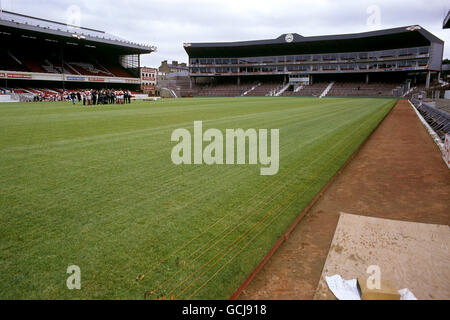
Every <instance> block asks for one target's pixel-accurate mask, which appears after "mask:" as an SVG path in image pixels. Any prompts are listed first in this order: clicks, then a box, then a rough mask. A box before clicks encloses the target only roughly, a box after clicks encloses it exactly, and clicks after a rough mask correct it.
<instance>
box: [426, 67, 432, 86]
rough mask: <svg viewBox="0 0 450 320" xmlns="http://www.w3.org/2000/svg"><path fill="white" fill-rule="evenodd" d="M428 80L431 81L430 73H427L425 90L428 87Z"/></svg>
mask: <svg viewBox="0 0 450 320" xmlns="http://www.w3.org/2000/svg"><path fill="white" fill-rule="evenodd" d="M430 79H431V71H428V73H427V81H426V82H425V88H427V89H428V88H429V87H430Z"/></svg>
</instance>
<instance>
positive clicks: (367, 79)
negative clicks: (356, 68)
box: [366, 73, 369, 84]
mask: <svg viewBox="0 0 450 320" xmlns="http://www.w3.org/2000/svg"><path fill="white" fill-rule="evenodd" d="M366 84H369V73H366Z"/></svg>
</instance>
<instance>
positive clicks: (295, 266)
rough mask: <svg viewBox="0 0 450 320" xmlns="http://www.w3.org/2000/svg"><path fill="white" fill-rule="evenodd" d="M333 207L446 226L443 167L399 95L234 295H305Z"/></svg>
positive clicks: (449, 204) (448, 193)
mask: <svg viewBox="0 0 450 320" xmlns="http://www.w3.org/2000/svg"><path fill="white" fill-rule="evenodd" d="M340 212H347V213H351V214H357V215H364V216H372V217H379V218H388V219H397V220H403V221H414V222H422V223H433V224H446V225H450V170H449V169H448V168H447V166H446V165H445V163H444V161H443V160H442V157H441V154H440V152H439V149H438V147H437V146H436V145H435V144H434V142H433V140H432V139H431V137H430V136H429V135H428V133H427V132H426V130H425V128H424V127H423V125H422V124H421V122H420V121H419V119H418V118H417V115H416V114H415V113H414V111H413V110H412V108H411V106H410V105H409V103H408V101H407V100H401V101H399V102H398V104H397V105H396V106H395V107H394V109H393V110H392V111H391V113H390V114H389V115H388V116H387V117H386V119H385V120H384V121H383V123H381V124H380V126H379V127H378V128H377V130H376V131H375V132H374V133H373V134H372V135H371V137H370V138H369V139H368V141H367V142H366V144H365V145H364V146H363V147H362V148H361V150H360V151H359V152H358V153H357V154H356V156H355V158H354V159H353V160H352V161H351V162H350V164H349V165H348V166H347V167H346V168H345V169H344V171H343V172H342V173H341V174H340V175H339V176H338V177H337V179H336V180H335V181H334V183H333V184H332V185H331V186H330V187H329V188H328V189H327V190H326V191H325V193H324V194H323V196H322V198H320V199H319V201H318V202H317V203H316V204H315V205H314V206H313V207H312V209H311V210H310V211H309V212H308V214H307V215H306V216H305V217H304V218H303V220H302V221H301V222H300V223H299V224H298V226H297V227H296V228H295V230H294V231H293V232H292V233H291V234H290V236H289V239H288V240H287V241H285V242H284V243H283V244H282V245H281V246H280V247H279V249H278V250H277V251H276V252H275V253H274V255H273V256H272V257H271V258H270V260H269V261H268V262H267V263H266V264H265V265H264V267H263V268H262V269H261V271H260V272H259V273H258V274H257V275H256V276H255V277H254V278H253V280H252V281H251V282H250V284H249V285H248V286H247V287H246V288H245V289H244V290H243V291H242V293H241V294H240V296H239V299H312V298H313V297H314V293H315V290H316V288H317V284H318V282H319V279H320V276H321V273H322V269H323V265H324V263H325V260H326V258H327V254H328V250H329V248H330V244H331V241H332V239H333V235H334V231H335V229H336V225H337V222H338V219H339V213H340Z"/></svg>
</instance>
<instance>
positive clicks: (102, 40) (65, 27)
mask: <svg viewBox="0 0 450 320" xmlns="http://www.w3.org/2000/svg"><path fill="white" fill-rule="evenodd" d="M0 28H2V30H4V29H15V30H20V31H21V32H23V33H33V34H43V35H45V36H46V37H64V38H66V39H67V38H68V39H70V41H72V42H77V41H84V42H86V43H97V44H105V45H112V46H115V47H118V48H119V47H121V48H122V49H123V50H127V51H129V53H130V54H131V53H151V52H153V51H156V47H154V46H149V45H144V44H138V43H133V42H131V41H127V40H124V39H122V38H120V37H117V36H114V35H112V34H109V33H106V32H104V31H100V30H95V29H90V28H84V27H78V26H73V25H69V24H66V23H61V22H56V21H51V20H46V19H41V18H36V17H31V16H27V15H23V14H19V13H14V12H9V11H0Z"/></svg>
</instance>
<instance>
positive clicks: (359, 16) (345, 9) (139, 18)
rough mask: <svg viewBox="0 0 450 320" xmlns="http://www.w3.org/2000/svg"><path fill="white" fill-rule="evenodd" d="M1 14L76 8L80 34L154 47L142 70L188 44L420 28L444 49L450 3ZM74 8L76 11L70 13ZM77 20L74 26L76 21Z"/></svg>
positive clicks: (179, 1)
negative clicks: (91, 31) (107, 35)
mask: <svg viewBox="0 0 450 320" xmlns="http://www.w3.org/2000/svg"><path fill="white" fill-rule="evenodd" d="M1 3H2V7H3V10H9V11H14V12H17V13H22V14H27V15H31V16H37V17H40V18H45V19H50V20H56V21H60V22H67V21H72V22H73V20H74V19H76V16H73V15H72V16H70V15H69V16H68V12H74V11H73V8H74V7H73V6H75V9H77V8H79V11H80V12H81V15H80V19H79V20H80V23H81V26H83V27H89V28H94V29H99V30H103V31H106V32H108V33H112V34H114V35H116V36H120V37H122V38H125V39H127V40H130V41H133V42H138V43H145V44H150V45H155V46H157V47H158V51H157V52H156V53H152V54H150V55H145V56H143V58H142V64H144V65H146V66H149V67H158V66H159V65H160V62H161V61H162V60H166V59H167V60H177V61H179V62H187V55H186V53H185V51H184V49H183V43H184V42H209V41H214V42H215V41H240V40H257V39H273V38H277V37H278V36H280V35H281V34H284V33H298V34H301V35H303V36H317V35H328V34H341V33H354V32H363V31H369V30H377V29H384V28H392V27H399V26H409V25H413V24H419V25H421V26H422V27H424V28H426V29H427V30H428V31H430V32H431V33H433V34H435V35H436V36H437V37H439V38H441V39H442V40H444V41H445V42H446V44H445V50H444V56H445V57H446V58H450V29H449V30H443V29H442V22H443V20H444V18H445V15H446V13H447V11H448V10H449V9H450V0H445V1H444V0H407V1H403V0H395V1H394V0H386V1H384V0H383V1H376V0H374V1H365V0H339V1H337V0H333V1H332V0H277V1H265V0H146V1H144V0H111V1H107V0H79V1H77V0H45V1H39V0H1ZM69 8H71V10H68V9H69ZM71 19H72V20H71Z"/></svg>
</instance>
